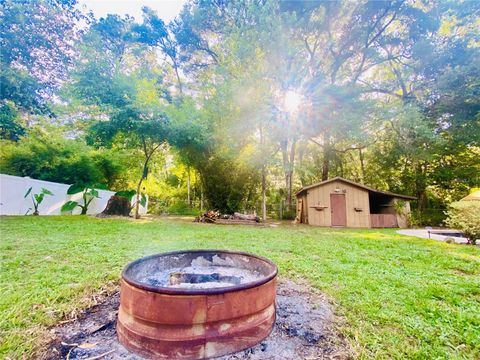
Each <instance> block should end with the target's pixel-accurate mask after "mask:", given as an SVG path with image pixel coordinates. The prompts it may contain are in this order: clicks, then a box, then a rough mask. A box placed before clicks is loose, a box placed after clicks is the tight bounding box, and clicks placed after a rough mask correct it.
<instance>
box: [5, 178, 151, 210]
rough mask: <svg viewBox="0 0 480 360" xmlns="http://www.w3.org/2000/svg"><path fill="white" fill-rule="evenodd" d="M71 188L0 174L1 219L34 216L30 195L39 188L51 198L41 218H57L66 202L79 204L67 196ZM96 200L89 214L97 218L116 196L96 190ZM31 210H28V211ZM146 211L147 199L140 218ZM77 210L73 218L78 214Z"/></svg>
mask: <svg viewBox="0 0 480 360" xmlns="http://www.w3.org/2000/svg"><path fill="white" fill-rule="evenodd" d="M30 187H32V191H31V193H30V194H29V195H28V196H27V198H24V196H25V194H26V192H27V190H28V189H29V188H30ZM69 187H70V185H67V184H61V183H56V182H51V181H43V180H36V179H31V178H29V177H19V176H12V175H5V174H0V215H25V214H26V213H27V211H28V212H29V214H31V213H33V204H32V195H33V194H37V193H39V192H40V191H41V190H42V188H45V189H47V190H50V191H51V192H52V193H53V195H52V196H50V195H46V196H45V197H44V199H43V201H42V203H41V204H40V206H39V207H38V210H39V213H40V215H60V214H61V208H62V205H63V204H65V202H66V201H68V200H74V201H81V199H82V194H74V195H67V189H68V188H69ZM98 193H99V198H95V199H93V201H92V202H91V204H90V206H89V208H88V214H98V213H100V212H102V211H103V210H104V209H105V206H106V205H107V202H108V199H110V197H111V196H112V195H113V194H115V193H114V192H113V191H108V190H99V191H98ZM29 209H31V210H29ZM147 209H148V198H147V203H146V205H145V207H143V206H140V214H142V215H144V214H146V213H147ZM80 212H81V209H80V208H79V207H77V208H75V209H74V210H73V212H72V213H73V214H80Z"/></svg>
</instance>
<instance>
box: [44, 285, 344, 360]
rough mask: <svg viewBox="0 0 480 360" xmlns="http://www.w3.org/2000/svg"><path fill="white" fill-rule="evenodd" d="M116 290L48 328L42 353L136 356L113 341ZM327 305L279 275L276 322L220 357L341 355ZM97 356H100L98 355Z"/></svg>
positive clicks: (256, 359) (134, 359)
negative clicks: (252, 342) (257, 338)
mask: <svg viewBox="0 0 480 360" xmlns="http://www.w3.org/2000/svg"><path fill="white" fill-rule="evenodd" d="M118 307H119V293H118V292H116V293H114V294H112V295H111V296H108V297H107V298H106V299H105V301H104V302H103V303H101V304H99V305H97V306H94V307H92V308H90V309H88V310H85V311H84V313H83V314H82V315H81V316H80V317H79V318H78V320H76V321H74V322H70V323H66V324H63V325H61V326H59V327H57V328H54V329H52V333H53V334H54V336H55V340H54V341H53V342H52V343H51V344H50V346H49V347H48V349H47V351H46V354H45V355H46V356H45V358H46V359H51V360H53V359H72V360H73V359H97V358H101V359H131V360H139V359H142V358H141V357H139V356H137V355H134V354H132V353H130V352H129V351H127V350H126V349H125V348H124V347H123V346H122V345H120V344H119V342H118V341H117V334H116V331H115V327H116V319H117V311H118ZM333 318H334V317H333V313H332V308H331V305H330V304H329V303H328V301H327V300H326V299H325V297H324V296H322V295H321V294H319V293H317V292H315V291H313V290H312V289H311V288H309V287H307V286H305V285H299V284H297V283H294V282H292V281H285V280H284V281H281V282H280V283H279V286H278V291H277V320H276V323H275V327H274V329H273V331H272V333H271V334H270V336H268V337H267V338H266V339H265V340H263V341H262V342H261V343H260V344H258V345H256V346H254V347H252V348H250V349H247V350H244V351H240V352H238V353H235V354H232V355H227V356H223V357H220V358H217V359H221V360H240V359H248V360H267V359H269V360H277V359H278V360H280V359H308V360H316V359H345V358H348V351H346V347H345V345H344V342H343V341H342V340H341V338H340V337H339V336H338V335H336V334H335V333H334V331H333ZM99 356H100V357H99Z"/></svg>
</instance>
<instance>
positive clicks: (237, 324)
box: [117, 250, 277, 359]
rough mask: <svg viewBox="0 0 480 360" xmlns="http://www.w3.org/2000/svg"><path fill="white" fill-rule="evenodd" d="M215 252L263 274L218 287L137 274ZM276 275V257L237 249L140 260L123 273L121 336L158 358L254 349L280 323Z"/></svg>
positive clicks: (144, 353) (131, 347) (126, 343)
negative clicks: (164, 282)
mask: <svg viewBox="0 0 480 360" xmlns="http://www.w3.org/2000/svg"><path fill="white" fill-rule="evenodd" d="M214 256H217V257H219V258H222V259H228V260H229V261H232V263H234V265H232V266H233V267H235V266H238V267H239V268H240V267H243V269H247V270H252V271H253V270H254V271H255V272H256V273H258V274H260V275H261V276H259V278H258V279H255V280H254V281H249V282H245V283H241V284H235V285H232V286H225V287H217V288H215V287H212V288H177V287H167V286H153V285H151V284H147V283H145V282H142V281H141V280H140V279H139V278H138V276H137V273H138V272H141V271H143V272H145V271H150V270H149V269H151V271H158V269H162V267H164V268H165V271H168V268H169V266H170V267H175V266H174V265H177V263H180V265H182V264H183V265H185V264H188V263H189V262H191V261H192V259H195V258H198V257H205V258H207V259H211V258H212V257H214ZM183 265H182V266H183ZM145 269H147V270H145ZM276 276H277V267H276V266H275V264H273V263H272V262H271V261H269V260H267V259H265V258H262V257H259V256H256V255H252V254H248V253H244V252H236V251H224V250H192V251H176V252H170V253H163V254H157V255H152V256H148V257H145V258H142V259H139V260H136V261H134V262H132V263H130V264H129V265H127V266H126V267H125V269H124V271H123V273H122V282H121V293H120V309H119V315H118V322H117V332H118V337H119V340H120V342H121V343H122V344H123V345H124V346H125V347H126V348H128V349H129V350H131V351H133V352H135V353H138V354H140V355H142V356H144V357H146V358H155V359H206V358H210V357H217V356H221V355H225V354H229V353H233V352H236V351H240V350H243V349H246V348H249V347H251V346H253V345H255V344H257V343H258V342H260V341H261V340H263V339H264V338H265V337H267V336H268V335H269V334H270V332H271V330H272V327H273V324H274V323H275V296H276V286H277V279H276Z"/></svg>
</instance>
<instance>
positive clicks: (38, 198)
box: [33, 193, 45, 204]
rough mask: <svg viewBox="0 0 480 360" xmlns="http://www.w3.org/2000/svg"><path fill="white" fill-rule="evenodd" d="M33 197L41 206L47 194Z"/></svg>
mask: <svg viewBox="0 0 480 360" xmlns="http://www.w3.org/2000/svg"><path fill="white" fill-rule="evenodd" d="M33 197H34V198H35V201H36V202H37V204H40V203H41V202H42V201H43V198H44V197H45V194H44V193H40V194H35V195H33Z"/></svg>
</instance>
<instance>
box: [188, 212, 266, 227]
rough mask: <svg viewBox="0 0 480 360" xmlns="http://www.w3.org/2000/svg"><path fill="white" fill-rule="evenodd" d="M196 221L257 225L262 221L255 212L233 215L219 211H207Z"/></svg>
mask: <svg viewBox="0 0 480 360" xmlns="http://www.w3.org/2000/svg"><path fill="white" fill-rule="evenodd" d="M194 222H201V223H209V224H224V225H226V224H244V225H255V224H257V223H259V222H260V218H259V217H258V216H257V215H255V214H241V213H237V212H236V213H234V214H233V215H228V214H221V213H220V212H218V211H213V210H210V211H207V212H206V213H204V214H202V215H199V216H197V217H196V218H195V220H194Z"/></svg>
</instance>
